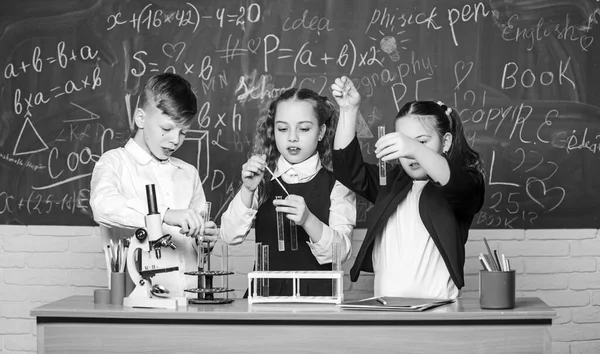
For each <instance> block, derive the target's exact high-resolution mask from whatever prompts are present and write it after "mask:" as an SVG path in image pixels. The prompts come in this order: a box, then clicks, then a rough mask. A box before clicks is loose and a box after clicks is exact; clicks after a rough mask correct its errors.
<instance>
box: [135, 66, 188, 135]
mask: <svg viewBox="0 0 600 354" xmlns="http://www.w3.org/2000/svg"><path fill="white" fill-rule="evenodd" d="M151 105H154V106H156V108H158V109H160V110H161V111H162V112H163V113H164V114H166V115H167V116H169V117H171V119H173V121H174V122H176V123H181V124H184V125H188V124H190V123H191V121H192V119H194V117H195V116H196V114H197V113H198V103H197V100H196V94H195V93H194V91H193V90H192V86H191V85H190V83H189V82H188V81H187V80H186V79H184V78H183V77H181V76H179V75H177V74H172V73H164V74H159V75H156V76H153V77H151V78H150V79H149V80H148V82H146V85H144V88H143V89H142V94H141V96H140V107H141V108H142V109H144V108H146V107H148V106H151Z"/></svg>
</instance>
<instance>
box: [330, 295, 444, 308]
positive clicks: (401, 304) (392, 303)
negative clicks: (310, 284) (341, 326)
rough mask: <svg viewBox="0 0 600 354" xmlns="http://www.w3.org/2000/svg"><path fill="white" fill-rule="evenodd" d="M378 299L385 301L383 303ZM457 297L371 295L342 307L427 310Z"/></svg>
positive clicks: (344, 304) (346, 303)
mask: <svg viewBox="0 0 600 354" xmlns="http://www.w3.org/2000/svg"><path fill="white" fill-rule="evenodd" d="M378 299H382V300H384V301H385V303H386V305H383V304H382V303H381V302H380V301H379V300H378ZM454 301H456V300H455V299H422V298H412V297H394V296H382V297H370V298H367V299H362V300H358V301H349V302H343V303H342V304H341V305H340V307H341V308H342V309H348V310H381V311H425V310H427V309H430V308H433V307H437V306H441V305H445V304H449V303H452V302H454Z"/></svg>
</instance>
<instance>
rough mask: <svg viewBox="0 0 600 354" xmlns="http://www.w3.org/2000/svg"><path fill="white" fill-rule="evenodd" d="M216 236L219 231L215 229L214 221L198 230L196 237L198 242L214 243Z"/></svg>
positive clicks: (208, 222)
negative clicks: (198, 233) (198, 234)
mask: <svg viewBox="0 0 600 354" xmlns="http://www.w3.org/2000/svg"><path fill="white" fill-rule="evenodd" d="M218 235H219V229H218V228H217V224H215V222H214V221H212V220H209V221H207V222H206V224H205V225H204V226H203V227H202V229H201V230H200V236H198V240H199V241H210V242H216V241H217V236H218Z"/></svg>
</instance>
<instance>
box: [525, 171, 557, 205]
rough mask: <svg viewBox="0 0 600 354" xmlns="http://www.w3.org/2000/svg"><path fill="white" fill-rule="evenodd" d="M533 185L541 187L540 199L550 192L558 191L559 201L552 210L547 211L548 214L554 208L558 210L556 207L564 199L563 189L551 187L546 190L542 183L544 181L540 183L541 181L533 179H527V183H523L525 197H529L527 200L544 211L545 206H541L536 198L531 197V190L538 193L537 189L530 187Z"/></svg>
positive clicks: (544, 184)
mask: <svg viewBox="0 0 600 354" xmlns="http://www.w3.org/2000/svg"><path fill="white" fill-rule="evenodd" d="M534 184H539V185H540V186H541V188H542V189H541V192H542V198H544V197H546V195H547V194H548V193H550V192H552V191H558V192H559V194H560V199H559V200H558V203H556V204H555V205H554V206H553V207H552V208H550V209H548V210H547V211H548V212H550V211H552V210H554V209H556V208H558V206H559V205H560V204H561V203H562V201H563V199H565V194H566V193H565V189H564V188H562V187H552V188H546V183H544V181H542V180H541V179H537V178H535V177H529V178H528V179H527V182H526V183H525V192H527V195H528V196H529V198H530V199H531V200H532V201H533V202H535V203H536V204H538V205H539V206H541V207H542V208H544V209H546V206H545V205H544V204H542V202H540V201H539V200H538V199H537V198H535V197H534V196H533V195H532V189H533V191H534V192H535V191H539V189H537V188H533V187H532V186H533V185H534Z"/></svg>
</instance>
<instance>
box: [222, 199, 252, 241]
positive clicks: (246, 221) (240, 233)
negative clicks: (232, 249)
mask: <svg viewBox="0 0 600 354" xmlns="http://www.w3.org/2000/svg"><path fill="white" fill-rule="evenodd" d="M257 212H258V191H256V192H255V193H254V197H253V198H252V207H251V208H247V207H246V206H245V205H244V202H243V201H242V197H241V194H240V191H238V192H237V194H236V195H235V197H233V199H232V200H231V203H229V205H228V206H227V210H225V212H224V213H223V215H222V216H221V227H220V229H219V237H220V238H222V239H223V241H225V242H226V243H228V244H230V245H237V244H240V243H242V242H244V240H245V239H246V236H248V233H249V232H250V229H251V228H252V221H253V220H254V217H255V216H256V213H257Z"/></svg>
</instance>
